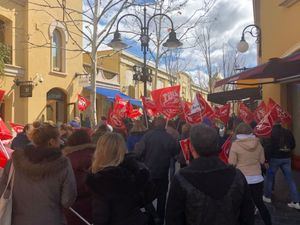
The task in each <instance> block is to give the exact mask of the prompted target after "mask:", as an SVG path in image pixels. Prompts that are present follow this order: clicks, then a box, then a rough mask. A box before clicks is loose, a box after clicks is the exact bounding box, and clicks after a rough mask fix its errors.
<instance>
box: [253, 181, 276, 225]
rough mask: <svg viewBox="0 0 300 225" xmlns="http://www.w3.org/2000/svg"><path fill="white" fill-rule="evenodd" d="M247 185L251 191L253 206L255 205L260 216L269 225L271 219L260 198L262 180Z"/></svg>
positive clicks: (261, 194) (262, 185)
mask: <svg viewBox="0 0 300 225" xmlns="http://www.w3.org/2000/svg"><path fill="white" fill-rule="evenodd" d="M249 187H250V191H251V196H252V200H253V202H254V204H255V206H256V207H257V209H258V211H259V213H260V216H261V218H262V219H263V221H264V223H265V224H266V225H271V224H272V221H271V216H270V213H269V211H268V209H267V207H266V205H265V204H264V202H263V199H262V196H263V187H264V182H260V183H258V184H249Z"/></svg>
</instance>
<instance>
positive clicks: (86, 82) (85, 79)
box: [78, 76, 91, 87]
mask: <svg viewBox="0 0 300 225" xmlns="http://www.w3.org/2000/svg"><path fill="white" fill-rule="evenodd" d="M78 85H79V86H80V87H88V86H91V77H90V76H81V77H79V78H78Z"/></svg>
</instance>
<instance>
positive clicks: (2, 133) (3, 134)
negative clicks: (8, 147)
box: [0, 118, 13, 140]
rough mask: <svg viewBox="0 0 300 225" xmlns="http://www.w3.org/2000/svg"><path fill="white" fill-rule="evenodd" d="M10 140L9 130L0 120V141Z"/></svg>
mask: <svg viewBox="0 0 300 225" xmlns="http://www.w3.org/2000/svg"><path fill="white" fill-rule="evenodd" d="M12 138H13V136H12V134H11V132H10V130H9V129H8V128H7V126H6V125H5V123H4V122H3V120H2V119H1V118H0V140H9V139H12Z"/></svg>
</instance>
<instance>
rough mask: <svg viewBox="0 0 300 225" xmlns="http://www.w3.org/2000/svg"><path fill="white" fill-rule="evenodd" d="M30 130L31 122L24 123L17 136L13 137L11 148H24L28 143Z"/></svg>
mask: <svg viewBox="0 0 300 225" xmlns="http://www.w3.org/2000/svg"><path fill="white" fill-rule="evenodd" d="M31 131H32V124H26V125H25V126H24V128H23V131H22V132H21V133H18V134H17V136H16V137H15V138H14V139H13V141H12V143H11V149H13V150H19V149H24V148H25V147H26V145H28V144H30V143H31V141H30V139H29V135H30V132H31Z"/></svg>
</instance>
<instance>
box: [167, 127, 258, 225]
mask: <svg viewBox="0 0 300 225" xmlns="http://www.w3.org/2000/svg"><path fill="white" fill-rule="evenodd" d="M190 139H191V152H192V155H193V157H194V160H193V161H192V162H191V163H190V164H189V165H188V166H187V167H185V168H183V169H181V170H179V172H178V173H177V174H175V176H174V179H173V181H172V183H171V187H170V191H169V196H168V202H167V209H166V225H202V224H203V225H206V224H209V225H219V224H222V225H227V224H228V225H232V224H240V225H246V224H247V225H252V224H254V207H253V204H252V199H251V196H250V191H249V187H248V184H247V182H246V179H245V177H244V175H243V174H242V173H241V172H240V171H239V170H238V169H235V168H234V167H233V166H229V165H226V164H225V163H224V162H222V161H221V160H220V159H219V157H218V154H219V147H218V134H217V132H216V130H215V129H213V128H210V127H208V126H206V125H204V124H200V125H196V126H193V127H192V128H191V134H190Z"/></svg>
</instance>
